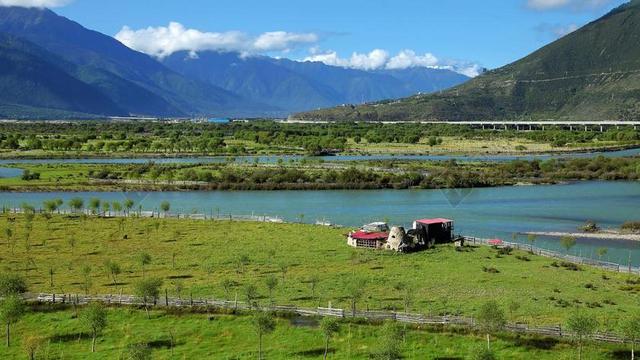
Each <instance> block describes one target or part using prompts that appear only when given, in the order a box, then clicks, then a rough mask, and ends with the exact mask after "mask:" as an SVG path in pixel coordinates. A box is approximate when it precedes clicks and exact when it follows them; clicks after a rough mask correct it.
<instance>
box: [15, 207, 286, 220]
mask: <svg viewBox="0 0 640 360" xmlns="http://www.w3.org/2000/svg"><path fill="white" fill-rule="evenodd" d="M33 211H34V212H35V213H36V214H47V213H50V212H48V211H46V210H44V209H33ZM2 212H3V213H9V214H23V213H24V212H25V210H24V209H22V208H16V207H7V206H4V207H2ZM53 213H54V214H58V215H75V216H79V215H85V216H96V217H102V218H156V219H190V220H220V221H257V222H272V223H284V222H285V220H284V219H283V218H281V217H279V216H268V215H256V214H251V215H238V214H224V213H220V212H214V211H213V210H212V211H211V212H209V213H198V212H191V213H180V212H169V211H167V212H164V211H157V210H122V211H113V210H106V211H105V210H90V209H79V210H71V209H59V210H56V211H54V212H53Z"/></svg>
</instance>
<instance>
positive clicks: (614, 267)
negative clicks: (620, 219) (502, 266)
mask: <svg viewBox="0 0 640 360" xmlns="http://www.w3.org/2000/svg"><path fill="white" fill-rule="evenodd" d="M464 239H465V242H466V243H468V244H474V245H484V246H495V247H497V248H511V249H515V250H521V251H528V252H530V253H532V254H536V255H540V256H544V257H548V258H553V259H558V260H562V261H566V262H569V263H573V264H577V265H588V266H593V267H596V268H599V269H602V270H608V271H615V272H620V273H628V274H640V268H639V267H635V266H631V265H630V264H627V265H622V264H618V263H613V262H608V261H601V260H595V259H590V258H585V257H580V256H574V255H569V254H562V253H559V252H557V251H553V250H547V249H542V248H539V247H535V246H533V245H528V244H521V243H514V242H506V241H502V242H500V243H498V244H496V243H492V241H494V240H490V239H482V238H477V237H472V236H465V237H464Z"/></svg>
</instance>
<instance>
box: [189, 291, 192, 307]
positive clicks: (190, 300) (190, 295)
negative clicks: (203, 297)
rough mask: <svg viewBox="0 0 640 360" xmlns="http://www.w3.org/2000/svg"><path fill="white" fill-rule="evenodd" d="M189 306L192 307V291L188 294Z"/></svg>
mask: <svg viewBox="0 0 640 360" xmlns="http://www.w3.org/2000/svg"><path fill="white" fill-rule="evenodd" d="M189 305H190V306H191V307H193V291H191V292H189Z"/></svg>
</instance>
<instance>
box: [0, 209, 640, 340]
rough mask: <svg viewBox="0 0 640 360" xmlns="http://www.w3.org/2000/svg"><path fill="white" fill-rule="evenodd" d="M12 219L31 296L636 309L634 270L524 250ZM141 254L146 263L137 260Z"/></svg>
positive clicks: (531, 310) (279, 229) (525, 313)
mask: <svg viewBox="0 0 640 360" xmlns="http://www.w3.org/2000/svg"><path fill="white" fill-rule="evenodd" d="M14 216H15V215H8V214H4V215H2V216H0V229H2V233H1V234H2V235H1V238H2V242H1V243H0V247H1V248H2V249H3V251H2V255H0V271H3V272H14V273H18V274H22V275H23V276H24V277H25V278H26V280H27V282H28V284H29V289H30V290H31V291H32V292H45V293H52V292H57V293H70V294H83V293H85V292H87V293H90V294H114V295H117V294H120V293H123V294H133V293H134V290H133V287H134V285H135V283H136V282H138V281H139V280H140V279H142V278H143V276H146V277H154V278H159V279H161V280H162V281H163V285H162V290H163V291H162V293H163V294H164V290H165V289H166V291H167V292H168V294H169V296H174V297H181V298H184V299H187V298H189V297H191V296H193V297H194V298H217V299H227V300H235V299H236V298H237V299H238V300H240V301H243V300H246V299H247V296H248V295H247V293H248V290H247V289H249V288H253V290H252V291H253V294H251V296H252V300H253V301H257V302H258V303H259V304H263V305H266V304H269V303H277V304H280V305H299V306H307V307H315V306H323V307H334V308H344V309H349V308H350V304H351V300H353V298H354V297H355V300H356V305H357V307H358V309H361V310H362V309H370V310H396V311H409V312H418V313H424V314H431V315H445V314H449V315H464V316H473V314H474V313H475V312H476V311H477V309H478V307H479V306H480V305H482V304H483V303H484V302H485V301H486V300H488V299H495V300H497V301H498V302H499V303H500V304H501V306H503V307H504V309H505V310H506V309H509V320H510V321H511V322H526V323H529V324H530V325H553V324H561V323H564V322H565V321H566V319H567V317H568V316H570V315H571V314H572V313H573V312H575V311H576V310H580V311H584V312H586V313H588V314H592V315H593V317H595V318H597V319H598V320H599V321H600V322H601V329H602V330H613V329H615V328H616V325H617V321H618V320H619V319H622V318H624V317H625V316H627V315H628V314H629V313H633V312H635V311H637V310H640V309H639V307H638V295H637V294H638V292H639V291H640V279H638V278H637V277H636V276H635V275H623V274H617V273H608V272H606V273H605V272H603V271H602V270H598V269H594V268H589V267H579V268H571V267H566V266H563V264H561V263H560V262H559V261H556V260H553V259H549V258H544V257H539V256H535V255H531V254H529V253H526V252H523V253H519V252H512V253H509V254H506V253H504V252H503V253H502V254H501V253H499V251H498V250H496V249H492V248H488V247H467V248H465V249H464V250H463V251H456V249H455V248H454V247H453V246H447V245H445V246H440V247H437V248H436V249H434V250H430V251H426V252H421V253H415V254H405V255H401V254H395V253H388V252H378V251H371V250H364V249H357V250H356V249H352V248H349V247H348V246H347V245H346V241H345V234H346V233H347V232H348V229H334V228H328V227H319V226H311V225H302V224H270V223H252V222H228V221H200V220H184V219H139V218H126V219H125V218H118V219H115V218H112V219H103V218H97V217H80V216H78V217H67V216H60V215H51V216H49V215H47V216H46V217H45V216H43V215H36V216H35V218H34V219H33V220H31V222H30V223H29V222H28V221H26V219H25V218H24V216H23V215H18V216H17V217H15V218H14ZM47 218H49V219H47ZM7 234H10V235H11V236H7ZM143 254H146V255H148V258H150V259H148V260H150V261H145V263H144V264H143V262H142V261H141V259H142V255H143ZM109 263H111V264H113V263H115V264H117V265H118V268H119V271H118V272H117V273H114V272H113V271H111V270H110V267H108V266H107V264H109ZM143 273H144V274H143ZM271 278H273V279H275V280H276V285H275V286H274V287H273V288H272V290H271V291H269V289H268V287H267V282H268V281H267V280H268V279H271ZM354 289H360V292H359V294H356V295H354V292H355V290H354ZM514 304H517V305H514Z"/></svg>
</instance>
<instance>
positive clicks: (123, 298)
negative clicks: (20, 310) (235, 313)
mask: <svg viewBox="0 0 640 360" xmlns="http://www.w3.org/2000/svg"><path fill="white" fill-rule="evenodd" d="M25 299H26V300H28V301H33V302H37V303H56V304H70V305H86V304H88V303H90V302H101V303H104V304H107V305H121V306H143V305H144V302H143V301H142V300H141V299H140V298H138V297H135V296H132V295H122V294H120V295H96V296H83V295H72V294H35V295H27V296H25ZM147 305H148V306H151V307H155V308H167V307H174V308H190V307H208V308H218V309H227V310H244V311H253V310H261V311H279V312H286V313H290V314H296V315H299V316H318V317H338V318H343V319H348V318H359V319H366V320H369V321H385V320H392V321H398V322H401V323H406V324H414V325H438V326H457V327H462V328H466V329H470V330H473V329H475V328H476V322H475V319H474V318H472V317H462V316H449V315H445V316H431V315H430V316H427V315H424V314H410V313H402V312H386V311H356V312H355V314H354V313H353V312H352V311H345V310H344V309H335V308H322V307H317V308H305V307H298V306H295V305H267V306H260V305H257V304H253V305H249V304H248V303H246V302H242V301H228V300H219V299H194V298H191V297H189V299H179V298H170V297H168V296H167V294H166V292H165V294H164V297H161V298H158V299H156V300H155V301H151V302H149V303H147ZM504 330H505V331H508V332H512V333H519V334H530V335H538V336H550V337H557V338H573V337H574V336H575V335H574V334H573V333H572V332H570V331H566V330H564V329H563V328H562V326H561V325H552V326H541V327H531V326H529V325H528V324H523V323H516V324H507V325H506V326H505V327H504ZM591 339H592V340H595V341H600V342H608V343H624V342H625V339H624V338H621V337H618V336H617V335H615V334H611V333H607V332H598V333H596V334H594V335H593V336H591Z"/></svg>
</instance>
